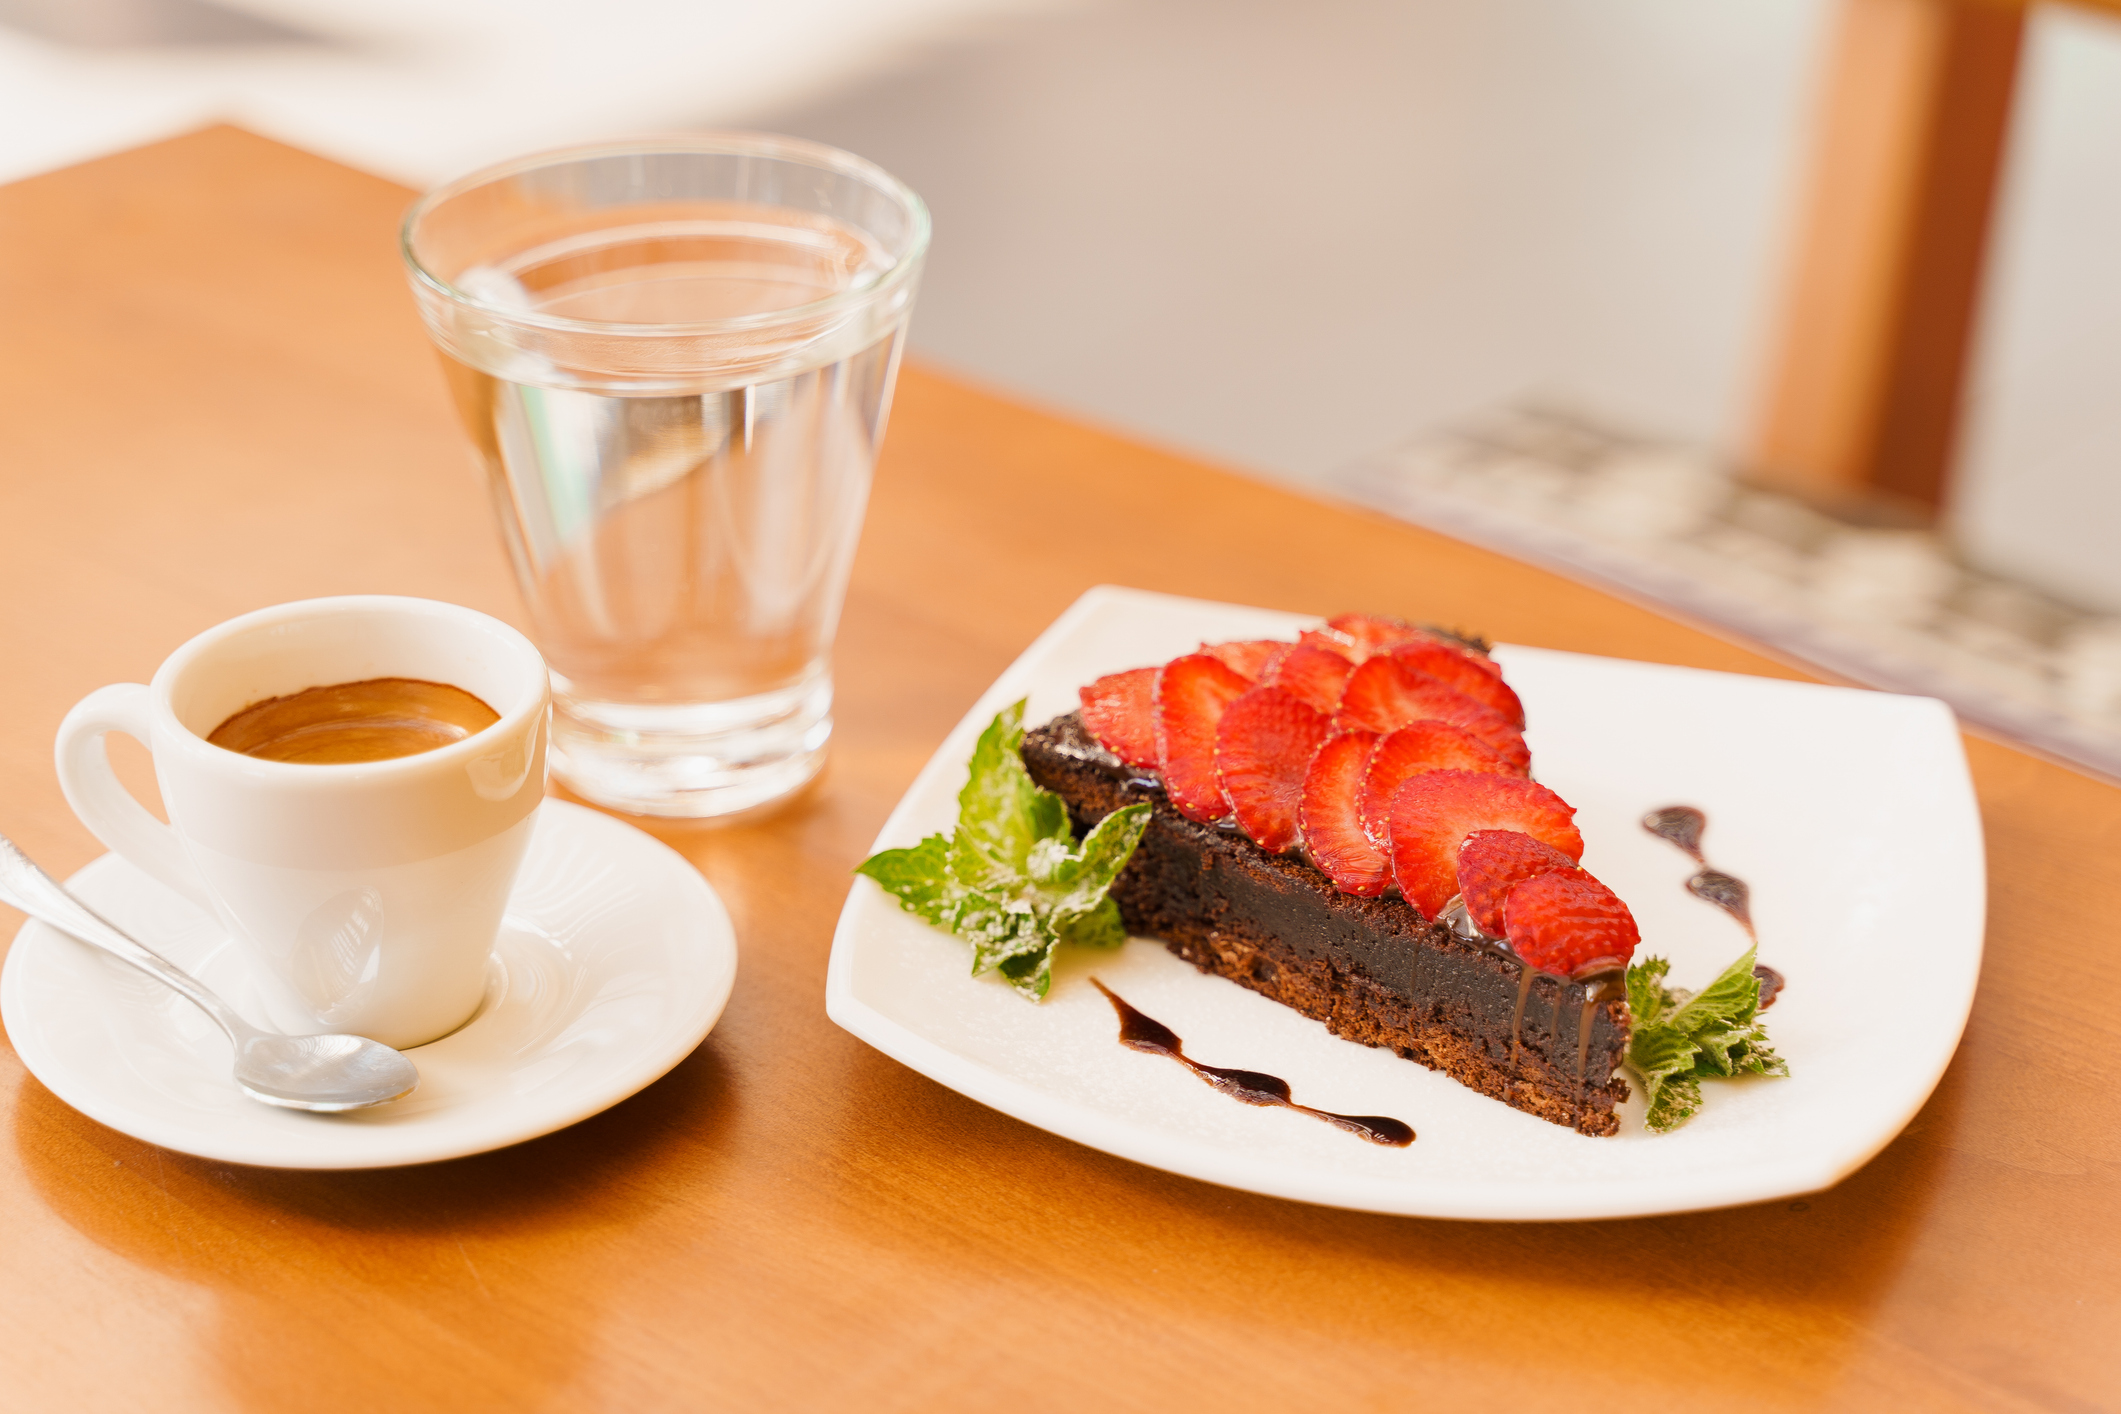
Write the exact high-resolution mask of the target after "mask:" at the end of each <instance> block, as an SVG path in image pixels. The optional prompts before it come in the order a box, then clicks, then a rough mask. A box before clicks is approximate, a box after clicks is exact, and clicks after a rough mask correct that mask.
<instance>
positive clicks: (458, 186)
mask: <svg viewBox="0 0 2121 1414" xmlns="http://www.w3.org/2000/svg"><path fill="white" fill-rule="evenodd" d="M651 152H655V153H698V154H701V155H703V156H745V157H779V158H785V159H788V160H791V161H796V162H807V163H809V164H810V165H812V166H814V167H821V168H824V169H826V170H828V171H832V172H837V173H839V174H841V175H843V176H849V177H854V178H857V179H859V180H862V181H865V182H868V183H869V184H870V185H872V186H874V187H876V188H877V189H878V190H880V191H882V192H883V193H884V194H885V195H887V196H889V197H891V198H892V199H894V200H896V201H897V202H898V203H899V204H900V205H901V206H903V207H904V208H905V210H906V212H907V214H908V215H909V216H911V217H912V224H913V239H912V241H911V242H910V243H909V244H908V246H907V249H906V253H905V254H904V255H903V256H900V257H899V258H898V259H897V260H895V261H893V262H892V265H891V268H890V269H889V270H887V271H885V272H884V273H883V275H882V276H880V277H879V278H878V279H877V280H876V281H875V282H874V283H872V284H868V285H861V286H857V287H855V288H853V289H848V290H839V291H836V292H835V293H833V294H829V295H827V296H825V297H824V298H823V299H818V300H812V301H810V302H809V303H808V304H798V305H790V306H789V307H788V308H786V309H774V310H767V311H765V312H763V313H759V314H741V315H736V316H733V317H731V318H728V319H710V320H704V321H694V322H690V323H683V324H636V323H625V324H621V323H615V322H611V321H607V320H599V319H566V318H561V317H558V316H555V315H550V314H539V313H536V312H534V311H526V310H520V309H506V308H503V307H502V306H500V305H497V304H492V303H489V302H488V301H485V300H482V299H479V298H477V297H476V296H474V295H472V294H470V293H468V292H466V291H465V290H463V289H460V288H459V287H457V286H456V285H455V284H453V283H451V282H450V281H448V280H445V279H443V278H442V277H441V276H440V275H438V274H436V273H435V272H434V271H432V270H430V269H428V268H427V265H426V264H425V263H424V262H423V261H422V260H421V259H420V257H419V255H418V254H417V253H416V252H415V251H414V249H413V228H414V227H415V226H416V225H417V224H418V223H419V221H420V220H421V218H423V217H424V216H426V215H427V214H428V213H430V212H432V211H433V210H434V209H435V208H436V207H438V206H440V205H441V204H442V203H443V202H445V201H448V200H450V199H451V198H453V197H457V196H462V195H463V194H464V193H466V192H468V191H471V190H472V189H473V188H475V187H481V186H485V185H487V184H489V183H492V182H497V181H502V180H504V179H506V178H508V177H513V176H518V175H520V174H522V173H524V172H529V171H533V170H535V169H537V168H539V167H550V166H554V165H557V164H559V163H561V162H575V161H585V160H589V159H594V158H598V157H624V156H629V155H635V154H640V153H651ZM931 230H932V225H931V222H930V220H929V216H928V205H927V203H926V202H924V201H922V200H921V199H920V196H919V195H918V194H917V193H916V192H915V191H914V190H913V188H911V187H909V186H907V185H906V184H905V183H904V182H902V181H900V180H899V179H898V178H897V177H894V176H892V175H891V174H890V173H889V172H887V171H885V170H884V169H883V168H882V167H880V166H878V165H877V164H876V163H874V162H871V161H870V160H869V159H868V158H866V157H857V156H856V155H855V154H854V153H851V152H848V151H846V150H845V149H843V148H838V147H833V146H831V145H830V144H829V143H822V142H812V141H810V140H809V139H807V138H797V137H786V136H783V135H781V134H779V133H767V132H750V131H743V130H714V131H705V132H695V133H666V134H652V135H648V136H643V137H632V138H613V139H609V140H606V141H602V142H585V143H573V144H569V145H567V146H564V147H553V148H546V149H544V150H543V151H539V152H531V153H526V154H524V155H523V156H521V157H512V158H510V159H508V160H507V161H505V162H496V163H494V164H492V165H491V166H486V167H481V168H478V169H477V170H476V171H472V172H467V173H465V174H464V175H463V176H461V177H457V178H454V179H452V180H450V181H447V182H444V183H442V184H441V185H440V186H437V187H434V188H431V189H430V190H428V191H426V192H424V193H422V194H421V195H420V196H419V197H417V198H415V199H414V201H413V203H412V205H411V206H409V207H407V208H406V210H405V217H404V219H403V220H402V221H400V222H399V224H398V255H399V257H400V258H401V259H402V260H403V261H404V262H405V269H406V271H407V272H408V273H409V274H410V275H411V276H412V279H413V282H414V283H415V284H416V285H419V286H422V287H424V288H425V289H427V290H429V291H432V292H433V293H434V294H436V295H438V296H440V297H441V298H442V299H445V300H447V301H449V302H450V303H451V304H457V305H465V306H468V307H470V308H472V309H475V310H478V311H479V312H480V313H482V314H485V315H489V316H491V317H493V318H494V319H497V320H502V321H505V322H507V323H510V324H515V325H521V326H527V327H529V328H534V329H544V330H548V331H551V332H553V333H563V334H593V335H597V336H600V337H607V338H609V337H618V338H666V339H667V338H687V337H690V338H699V337H703V336H712V335H716V334H727V333H734V332H741V331H744V330H750V329H770V328H773V327H775V326H777V325H782V324H790V323H797V322H803V321H811V320H817V319H821V318H825V317H828V316H830V315H833V314H835V313H837V312H839V311H840V310H842V309H851V308H855V307H858V306H860V305H862V304H865V303H867V302H869V301H871V300H874V299H875V298H877V297H878V296H879V295H883V294H887V293H889V292H890V291H891V290H892V289H894V288H895V287H897V286H899V285H902V284H904V283H905V282H906V281H907V280H908V279H910V278H911V277H912V272H913V271H914V270H915V269H917V268H918V267H919V265H920V263H921V259H922V257H923V256H925V255H926V254H927V252H928V239H929V235H930V233H931Z"/></svg>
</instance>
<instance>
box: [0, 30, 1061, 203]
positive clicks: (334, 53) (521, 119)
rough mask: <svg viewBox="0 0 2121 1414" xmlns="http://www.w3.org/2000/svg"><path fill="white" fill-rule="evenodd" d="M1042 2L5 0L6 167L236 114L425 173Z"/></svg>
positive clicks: (285, 135)
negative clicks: (246, 22)
mask: <svg viewBox="0 0 2121 1414" xmlns="http://www.w3.org/2000/svg"><path fill="white" fill-rule="evenodd" d="M1042 3H1045V0H771V3H760V0H598V2H597V3H596V4H594V5H585V4H582V3H580V0H0V181H5V180H11V179H13V178H16V177H20V176H26V175H28V174H30V173H32V172H38V171H43V170H46V169H48V168H51V167H56V166H63V165H66V164H67V163H71V162H78V161H83V160H85V159H87V158H90V157H93V156H96V155H98V154H100V153H104V152H109V151H113V150H116V149H119V148H123V147H130V146H135V145H137V144H139V143H143V142H150V141H153V140H155V139H158V138H162V137H167V136H170V135H172V134H174V133H178V132H183V131H186V130H188V129H191V128H194V127H198V126H200V125H202V124H205V123H210V122H217V121H229V122H236V123H240V124H242V125H243V126H245V127H248V128H251V129H253V130H255V131H257V132H261V133H264V134H266V135H268V136H271V137H274V138H278V139H280V140H281V141H283V142H288V143H292V144H294V145H296V146H299V147H305V148H308V149H310V150H311V151H314V152H319V153H322V154H324V155H326V156H328V157H333V158H336V159H337V160H339V161H341V162H345V163H347V164H349V165H351V166H355V167H360V168H363V169H365V170H367V171H372V172H376V173H380V174H381V175H384V176H387V177H392V178H395V179H397V180H399V181H403V182H406V183H408V184H410V185H414V186H427V185H430V184H432V183H434V182H436V181H439V180H441V179H443V178H445V177H449V176H453V175H456V174H457V173H459V172H463V171H466V170H468V169H470V168H472V167H476V166H480V165H483V164H484V163H487V162H490V161H495V160H497V159H499V158H503V157H508V156H513V155H514V154H516V153H519V152H523V151H527V150H530V149H533V148H538V147H547V146H553V145H556V144H559V143H564V142H573V141H580V140H584V139H591V138H598V137H606V136H610V135H612V134H615V133H630V132H642V131H652V130H659V129H664V128H671V127H680V126H686V125H697V124H699V123H702V122H707V123H713V122H726V121H728V118H729V115H731V114H733V113H736V112H738V111H740V110H744V109H747V108H751V107H756V106H758V105H762V104H772V103H780V102H786V101H788V100H790V99H791V98H794V97H798V96H800V95H805V94H809V93H814V92H817V91H820V90H825V89H829V88H831V87H832V86H834V85H835V84H839V83H844V82H847V81H850V80H852V79H856V78H858V77H860V76H862V75H865V74H867V73H870V72H872V71H874V70H876V69H877V68H879V67H882V66H887V65H889V64H891V63H892V62H894V61H895V60H897V59H898V58H900V57H902V56H904V55H905V54H907V53H908V52H910V50H911V49H912V47H914V46H918V45H920V44H922V43H924V42H931V41H933V40H934V39H936V38H938V37H939V36H944V35H949V34H955V33H959V32H962V31H963V30H964V29H965V27H966V26H968V25H969V26H976V25H978V24H979V23H980V22H982V21H988V20H994V19H997V18H1003V17H1008V16H1012V15H1017V14H1022V13H1025V12H1027V11H1030V10H1033V9H1035V8H1036V7H1037V6H1039V5H1040V4H1042ZM244 21H249V23H248V24H245V23H244ZM129 41H130V42H129Z"/></svg>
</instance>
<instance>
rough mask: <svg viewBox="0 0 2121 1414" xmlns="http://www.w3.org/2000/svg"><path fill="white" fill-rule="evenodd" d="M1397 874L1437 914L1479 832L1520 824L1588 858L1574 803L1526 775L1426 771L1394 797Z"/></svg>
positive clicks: (1429, 913)
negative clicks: (1464, 848)
mask: <svg viewBox="0 0 2121 1414" xmlns="http://www.w3.org/2000/svg"><path fill="white" fill-rule="evenodd" d="M1388 814H1389V818H1390V821H1391V838H1392V872H1393V875H1394V877H1396V878H1397V879H1398V880H1399V891H1400V892H1401V893H1403V894H1405V895H1406V896H1407V901H1408V902H1409V903H1411V904H1413V905H1414V906H1415V907H1416V908H1418V909H1420V910H1421V911H1422V913H1423V915H1424V916H1426V917H1429V918H1434V917H1436V916H1437V915H1438V914H1440V913H1442V912H1443V909H1444V905H1445V904H1447V903H1449V902H1450V901H1451V896H1452V895H1453V894H1455V893H1457V892H1458V850H1459V846H1461V845H1463V844H1464V843H1465V840H1466V836H1468V835H1470V834H1472V833H1473V832H1474V831H1475V830H1515V831H1517V832H1518V833H1519V834H1525V835H1530V836H1531V837H1532V838H1533V839H1535V840H1539V841H1541V842H1542V843H1545V844H1549V845H1552V846H1553V847H1554V848H1555V849H1558V850H1560V851H1561V852H1562V853H1563V854H1566V855H1567V856H1568V857H1569V859H1570V860H1571V861H1572V862H1573V861H1575V860H1578V859H1581V858H1583V836H1582V835H1580V834H1578V833H1577V832H1576V826H1575V825H1574V824H1572V823H1570V822H1571V821H1573V820H1574V819H1575V817H1576V811H1575V809H1574V808H1573V807H1572V806H1570V805H1569V803H1568V802H1567V801H1565V800H1563V799H1562V798H1561V797H1560V796H1558V795H1556V794H1554V792H1552V791H1550V790H1548V789H1547V788H1546V787H1545V786H1543V785H1540V784H1539V783H1538V782H1536V781H1528V780H1525V779H1524V778H1523V777H1522V776H1491V775H1481V774H1479V773H1477V772H1473V771H1424V772H1423V773H1422V774H1420V775H1418V776H1415V777H1412V778H1411V779H1409V780H1408V781H1407V782H1406V784H1404V785H1402V786H1401V787H1400V788H1399V790H1398V791H1397V792H1396V793H1394V795H1393V796H1392V806H1391V809H1390V811H1389V812H1388Z"/></svg>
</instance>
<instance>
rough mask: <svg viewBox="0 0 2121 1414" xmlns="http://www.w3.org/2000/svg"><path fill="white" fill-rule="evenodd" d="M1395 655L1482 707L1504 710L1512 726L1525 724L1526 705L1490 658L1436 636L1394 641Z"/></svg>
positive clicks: (1417, 670) (1396, 657)
mask: <svg viewBox="0 0 2121 1414" xmlns="http://www.w3.org/2000/svg"><path fill="white" fill-rule="evenodd" d="M1392 656H1393V657H1394V658H1395V659H1397V660H1398V661H1400V662H1402V663H1405V664H1406V665H1407V666H1408V667H1410V668H1412V669H1413V670H1414V671H1415V672H1417V673H1427V674H1428V675H1429V676H1430V677H1432V678H1435V679H1436V680H1437V681H1439V682H1441V683H1443V684H1444V685H1445V686H1447V687H1453V688H1456V689H1457V690H1458V691H1460V692H1462V693H1464V694H1465V695H1466V696H1468V697H1470V698H1472V699H1473V700H1474V701H1475V702H1478V703H1479V704H1480V705H1481V706H1483V707H1486V708H1489V709H1491V710H1493V711H1496V712H1499V713H1501V714H1502V716H1503V718H1504V720H1506V721H1508V722H1509V724H1510V725H1511V726H1513V727H1522V726H1523V725H1524V704H1523V703H1522V702H1520V701H1518V700H1517V694H1516V693H1515V692H1514V691H1512V690H1511V688H1510V685H1509V684H1508V683H1506V682H1504V681H1503V680H1502V673H1501V671H1500V670H1498V669H1497V668H1496V667H1495V665H1494V664H1493V663H1492V662H1490V661H1488V660H1487V659H1485V658H1475V657H1474V656H1473V655H1472V654H1470V653H1464V652H1461V651H1460V650H1458V649H1456V648H1453V647H1450V646H1449V645H1448V644H1444V643H1439V642H1437V641H1436V640H1435V639H1433V638H1413V639H1409V640H1407V641H1406V642H1405V643H1398V644H1394V645H1393V647H1392Z"/></svg>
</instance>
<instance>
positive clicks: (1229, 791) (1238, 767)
mask: <svg viewBox="0 0 2121 1414" xmlns="http://www.w3.org/2000/svg"><path fill="white" fill-rule="evenodd" d="M1327 731H1328V726H1327V717H1326V714H1325V713H1323V712H1321V711H1318V710H1317V709H1316V708H1314V707H1312V706H1311V705H1310V704H1309V703H1306V702H1304V701H1302V700H1301V699H1300V698H1297V697H1295V696H1294V695H1292V694H1290V693H1288V692H1284V691H1283V690H1282V689H1281V688H1278V687H1255V688H1253V689H1252V690H1251V691H1250V692H1248V693H1246V694H1245V695H1244V696H1243V697H1240V698H1238V699H1237V700H1236V701H1235V702H1232V703H1231V704H1230V705H1229V706H1228V707H1226V708H1224V709H1223V719H1222V722H1221V724H1220V725H1218V726H1217V727H1216V729H1215V771H1216V775H1217V776H1218V778H1219V779H1220V780H1221V781H1222V790H1223V798H1224V799H1225V800H1227V801H1229V802H1230V810H1231V812H1232V813H1233V814H1235V815H1236V816H1237V825H1238V828H1239V829H1241V830H1243V831H1244V832H1245V833H1246V834H1247V835H1249V836H1250V837H1251V839H1252V842H1253V843H1254V844H1256V845H1258V846H1259V847H1260V848H1261V849H1264V850H1266V851H1268V852H1269V853H1270V854H1281V853H1283V852H1284V851H1286V850H1290V849H1293V848H1295V847H1296V845H1297V844H1298V843H1300V842H1301V841H1302V839H1303V828H1302V825H1301V824H1300V823H1299V821H1298V820H1297V814H1296V812H1297V809H1298V807H1299V806H1300V805H1301V804H1302V802H1303V793H1304V773H1305V771H1306V770H1307V769H1308V768H1309V767H1310V765H1311V757H1312V756H1313V755H1314V754H1315V753H1316V752H1317V751H1318V748H1319V746H1320V745H1321V744H1323V743H1324V741H1325V739H1326V734H1327Z"/></svg>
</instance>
